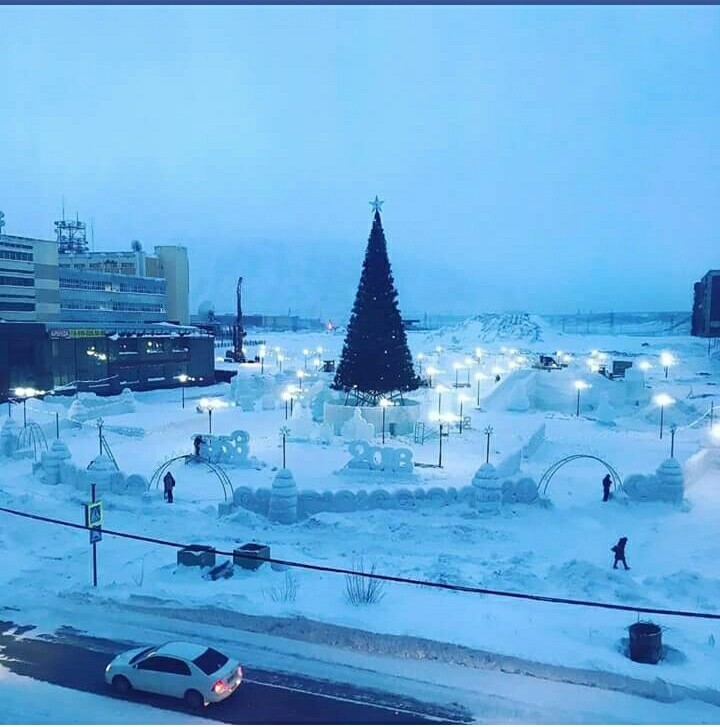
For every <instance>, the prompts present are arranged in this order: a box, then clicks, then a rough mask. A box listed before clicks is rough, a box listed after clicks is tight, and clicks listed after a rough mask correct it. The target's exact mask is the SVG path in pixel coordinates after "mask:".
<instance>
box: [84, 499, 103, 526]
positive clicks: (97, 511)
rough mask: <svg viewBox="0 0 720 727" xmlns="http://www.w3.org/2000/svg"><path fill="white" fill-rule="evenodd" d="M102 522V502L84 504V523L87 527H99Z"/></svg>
mask: <svg viewBox="0 0 720 727" xmlns="http://www.w3.org/2000/svg"><path fill="white" fill-rule="evenodd" d="M102 524H103V505H102V502H101V501H99V500H98V502H91V503H90V504H89V505H85V525H87V527H89V528H99V527H100V526H101V525H102Z"/></svg>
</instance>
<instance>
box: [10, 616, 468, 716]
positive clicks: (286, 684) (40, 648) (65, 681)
mask: <svg viewBox="0 0 720 727" xmlns="http://www.w3.org/2000/svg"><path fill="white" fill-rule="evenodd" d="M32 628H33V627H32V626H18V625H17V624H15V623H12V622H10V621H0V649H1V652H0V664H2V665H3V666H5V667H6V668H7V669H9V670H11V671H13V672H15V673H16V674H20V675H23V676H28V677H32V678H33V679H40V680H42V681H45V682H49V683H51V684H56V685H58V686H61V687H66V688H70V689H77V690H80V691H83V692H91V693H96V694H102V695H111V694H112V693H111V692H110V691H109V688H108V687H107V685H106V684H105V680H104V673H105V667H106V665H107V664H108V662H109V661H110V660H111V659H112V657H113V656H115V655H116V654H117V653H119V652H121V651H124V650H126V649H128V648H132V647H133V646H136V644H131V643H125V642H120V641H110V640H107V639H97V638H93V637H90V636H84V635H81V634H78V633H77V632H72V631H70V632H65V633H63V632H59V633H57V634H55V635H53V636H51V637H50V636H45V637H43V638H30V637H24V638H21V637H22V635H23V634H24V633H27V632H28V631H31V630H32ZM243 667H244V672H245V680H244V682H243V684H242V686H241V687H240V688H239V689H238V690H237V692H235V694H233V695H232V696H231V697H229V698H228V699H226V700H225V701H224V702H221V703H220V704H216V705H212V706H211V707H209V708H208V709H207V710H206V711H205V712H204V713H203V716H204V717H207V718H208V719H212V720H218V721H222V722H228V723H234V724H422V723H433V722H434V723H451V722H462V721H469V719H470V716H469V715H468V714H466V713H463V712H461V711H453V710H452V709H451V708H448V707H445V706H443V705H435V704H430V703H424V702H421V701H419V700H414V699H409V698H408V697H405V696H399V695H394V694H390V693H386V692H380V691H375V690H368V689H358V688H356V687H354V686H352V685H349V684H341V683H335V682H329V681H320V680H316V679H310V678H307V677H305V676H301V675H295V674H288V673H284V672H270V671H266V670H263V669H259V668H254V667H253V666H252V665H251V664H244V665H243ZM129 699H131V700H132V701H136V702H143V703H146V704H149V705H151V706H153V707H156V708H160V709H167V710H172V711H176V712H187V711H188V710H187V709H186V708H185V706H184V704H183V703H182V702H180V701H178V700H173V699H169V698H165V697H157V696H154V695H148V694H140V693H133V694H132V695H131V696H130V697H129ZM88 720H89V722H92V721H94V720H93V715H88ZM95 721H96V720H95Z"/></svg>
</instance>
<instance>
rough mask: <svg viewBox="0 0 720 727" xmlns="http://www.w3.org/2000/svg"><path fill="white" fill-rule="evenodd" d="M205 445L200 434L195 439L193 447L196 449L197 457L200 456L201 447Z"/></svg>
mask: <svg viewBox="0 0 720 727" xmlns="http://www.w3.org/2000/svg"><path fill="white" fill-rule="evenodd" d="M202 443H203V440H202V437H201V436H200V435H199V434H198V435H197V436H196V437H195V439H193V447H195V456H196V457H199V456H200V445H201V444H202Z"/></svg>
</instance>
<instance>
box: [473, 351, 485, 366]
mask: <svg viewBox="0 0 720 727" xmlns="http://www.w3.org/2000/svg"><path fill="white" fill-rule="evenodd" d="M484 355H485V354H484V353H483V350H482V348H476V349H475V358H476V359H477V360H478V363H480V359H481V358H482V357H483V356H484Z"/></svg>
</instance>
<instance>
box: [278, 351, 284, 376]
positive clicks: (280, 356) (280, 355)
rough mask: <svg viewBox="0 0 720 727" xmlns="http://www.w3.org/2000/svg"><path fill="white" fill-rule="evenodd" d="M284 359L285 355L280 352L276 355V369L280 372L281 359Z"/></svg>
mask: <svg viewBox="0 0 720 727" xmlns="http://www.w3.org/2000/svg"><path fill="white" fill-rule="evenodd" d="M284 360H285V356H283V355H282V354H281V353H279V354H278V355H277V365H278V371H279V372H280V373H282V365H283V361H284Z"/></svg>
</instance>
